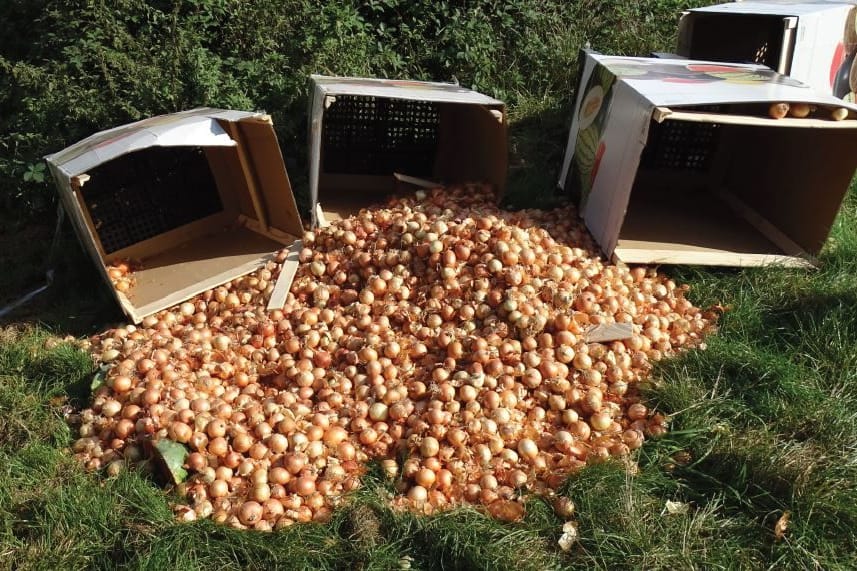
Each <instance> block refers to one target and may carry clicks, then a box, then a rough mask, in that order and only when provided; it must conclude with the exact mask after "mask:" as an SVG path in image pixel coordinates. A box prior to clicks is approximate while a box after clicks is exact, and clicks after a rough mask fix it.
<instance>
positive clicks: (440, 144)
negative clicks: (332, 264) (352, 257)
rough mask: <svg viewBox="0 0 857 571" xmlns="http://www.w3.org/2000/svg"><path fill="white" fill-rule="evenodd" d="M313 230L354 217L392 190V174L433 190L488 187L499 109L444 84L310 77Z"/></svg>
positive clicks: (498, 180) (500, 183) (502, 145)
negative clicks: (432, 185)
mask: <svg viewBox="0 0 857 571" xmlns="http://www.w3.org/2000/svg"><path fill="white" fill-rule="evenodd" d="M311 82H312V101H311V107H310V136H309V138H310V197H311V199H312V214H313V224H314V225H315V224H318V223H319V216H318V212H319V208H318V205H321V208H320V210H321V211H323V214H322V216H323V217H324V218H326V219H327V220H335V219H338V218H342V217H344V216H348V215H350V214H353V213H355V212H357V211H358V210H359V209H360V208H362V207H365V206H369V205H371V204H373V203H375V202H378V201H379V200H383V198H384V197H385V196H386V195H388V194H390V193H392V192H393V191H394V190H395V180H394V178H393V174H394V173H401V174H404V175H410V176H411V177H418V178H422V179H430V180H433V181H437V182H438V183H455V182H490V183H492V184H493V185H494V187H495V188H496V190H497V193H498V195H501V194H502V192H503V190H504V188H505V184H506V169H507V166H508V150H507V134H506V107H505V105H504V104H503V103H502V102H501V101H497V100H496V99H492V98H491V97H487V96H485V95H482V94H480V93H477V92H475V91H471V90H469V89H465V88H462V87H458V86H457V85H452V84H447V83H429V82H421V81H401V80H384V79H360V78H345V77H325V76H321V75H313V76H312V77H311Z"/></svg>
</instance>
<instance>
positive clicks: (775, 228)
mask: <svg viewBox="0 0 857 571" xmlns="http://www.w3.org/2000/svg"><path fill="white" fill-rule="evenodd" d="M580 65H581V81H580V84H579V86H578V90H577V102H576V105H575V113H574V117H573V120H572V124H571V131H570V133H569V139H568V146H567V148H566V153H565V159H564V162H563V166H562V171H561V176H560V181H559V186H560V188H562V189H565V190H566V191H567V192H569V193H570V194H571V195H572V196H574V197H575V198H576V199H577V200H578V202H579V204H580V214H581V216H582V217H583V220H584V221H585V223H586V225H587V227H588V228H589V230H590V231H591V232H592V234H593V235H594V237H595V239H596V240H597V242H598V243H599V244H600V246H601V247H602V249H603V250H604V252H605V253H606V254H608V255H610V256H612V257H613V258H614V259H616V260H617V261H621V262H626V263H652V264H656V263H659V264H705V265H723V266H758V265H765V264H770V263H776V264H782V265H791V266H804V265H811V264H813V263H814V256H815V255H817V254H818V252H819V251H820V249H821V247H822V246H823V244H824V242H825V240H826V238H827V235H828V233H829V231H830V228H831V225H832V224H833V221H834V218H835V217H836V214H837V211H838V209H839V206H840V204H841V202H842V199H843V197H844V196H845V193H846V192H847V190H848V186H849V184H850V182H851V178H852V176H853V175H854V171H855V168H857V152H855V151H857V120H854V118H855V110H857V107H855V106H854V105H851V104H847V103H844V102H842V101H841V100H839V99H836V98H834V97H833V96H831V95H820V94H817V93H816V92H815V91H813V90H812V89H811V88H809V87H808V86H806V85H804V84H802V83H800V82H798V81H797V80H794V79H792V78H790V77H786V76H783V75H780V74H778V73H776V72H773V71H771V70H769V69H768V68H765V67H764V66H758V65H724V64H721V63H716V62H715V63H712V62H694V61H690V60H684V59H678V60H665V59H647V58H625V57H611V56H604V55H597V54H594V53H592V52H588V51H587V52H584V53H583V54H582V56H581V64H580ZM777 102H791V103H792V104H793V106H792V108H793V109H794V110H800V111H807V112H810V115H809V116H808V117H805V118H794V117H786V118H782V119H774V118H771V117H769V116H768V112H769V110H770V106H771V104H772V103H777ZM801 104H805V105H801ZM834 111H835V112H836V113H837V114H846V113H847V117H845V118H844V120H839V121H836V120H833V119H832V117H833V115H834ZM799 114H802V113H799ZM839 116H840V117H841V115H839Z"/></svg>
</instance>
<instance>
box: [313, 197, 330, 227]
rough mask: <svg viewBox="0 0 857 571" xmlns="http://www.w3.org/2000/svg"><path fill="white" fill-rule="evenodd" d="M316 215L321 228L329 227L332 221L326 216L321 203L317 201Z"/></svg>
mask: <svg viewBox="0 0 857 571" xmlns="http://www.w3.org/2000/svg"><path fill="white" fill-rule="evenodd" d="M315 217H316V221H317V222H318V227H319V228H327V227H328V226H330V222H328V221H327V218H325V216H324V210H322V209H321V203H320V202H317V203H316V204H315Z"/></svg>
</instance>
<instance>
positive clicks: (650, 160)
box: [642, 109, 720, 172]
mask: <svg viewBox="0 0 857 571" xmlns="http://www.w3.org/2000/svg"><path fill="white" fill-rule="evenodd" d="M707 110H708V111H716V109H707ZM719 135H720V125H718V124H716V123H692V122H687V121H670V120H669V119H667V120H666V121H664V122H663V123H656V122H654V121H653V122H652V124H651V126H650V128H649V139H648V141H647V142H646V148H645V150H644V151H643V156H642V166H643V167H646V168H656V169H669V170H685V171H698V172H704V171H706V170H708V167H709V166H710V163H711V158H712V155H713V154H714V151H715V150H716V149H717V143H718V139H719Z"/></svg>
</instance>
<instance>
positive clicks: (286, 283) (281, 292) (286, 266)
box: [268, 240, 303, 311]
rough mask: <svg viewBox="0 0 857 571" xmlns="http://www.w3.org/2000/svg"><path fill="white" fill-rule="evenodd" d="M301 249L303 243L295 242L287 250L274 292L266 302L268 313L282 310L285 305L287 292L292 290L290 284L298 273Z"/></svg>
mask: <svg viewBox="0 0 857 571" xmlns="http://www.w3.org/2000/svg"><path fill="white" fill-rule="evenodd" d="M302 249H303V241H301V240H296V241H295V242H294V243H293V244H292V247H291V248H289V255H288V256H287V257H286V261H284V262H283V267H282V269H280V277H278V278H277V283H276V284H274V291H272V292H271V298H270V299H269V300H268V311H273V310H275V309H282V308H283V306H284V305H285V304H286V297H287V296H288V295H289V290H291V289H292V282H293V281H294V280H295V274H297V272H298V266H299V265H300V262H299V260H298V256H299V254H300V252H301V250H302Z"/></svg>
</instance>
